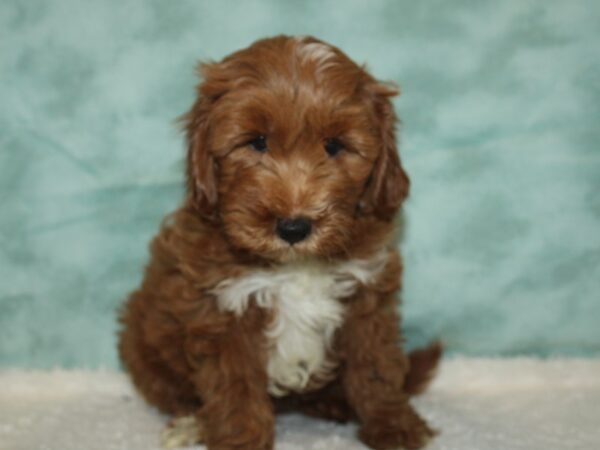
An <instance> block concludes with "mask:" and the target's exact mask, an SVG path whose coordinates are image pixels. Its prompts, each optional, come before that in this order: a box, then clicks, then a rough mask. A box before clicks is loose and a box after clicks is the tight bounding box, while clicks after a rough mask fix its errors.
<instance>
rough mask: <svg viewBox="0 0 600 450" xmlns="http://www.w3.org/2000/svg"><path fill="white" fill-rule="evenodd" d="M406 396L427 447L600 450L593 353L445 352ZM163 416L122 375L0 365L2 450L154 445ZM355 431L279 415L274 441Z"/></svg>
mask: <svg viewBox="0 0 600 450" xmlns="http://www.w3.org/2000/svg"><path fill="white" fill-rule="evenodd" d="M414 402H415V404H416V405H417V408H418V409H419V410H420V411H421V412H422V413H423V415H424V416H426V417H427V418H428V419H429V420H430V422H431V423H432V424H433V425H434V426H435V427H437V428H439V429H440V430H441V435H440V436H439V437H437V438H436V439H435V440H434V441H433V442H432V444H431V445H430V446H429V447H428V449H430V450H454V449H456V450H469V449H473V450H496V449H498V450H509V449H527V450H537V449H540V450H541V449H543V450H550V449H560V450H578V449H586V450H598V449H600V359H595V360H589V359H587V360H586V359H566V360H565V359H561V360H548V361H540V360H534V359H494V360H492V359H464V358H458V359H452V360H448V361H445V362H444V363H443V365H442V368H441V370H440V373H439V375H438V377H437V379H436V381H435V382H434V384H433V385H432V386H431V388H430V389H429V391H428V392H427V393H426V394H425V395H423V396H422V397H420V398H417V399H415V401H414ZM165 420H166V419H165V418H164V417H163V416H161V415H160V414H158V413H156V412H155V411H154V410H152V409H151V408H149V407H147V406H146V405H144V403H143V402H142V401H141V400H140V399H138V397H137V396H136V395H135V394H134V392H133V390H132V388H131V387H130V385H129V383H128V381H127V379H126V378H125V377H124V376H123V375H122V374H117V373H110V372H84V371H76V372H67V371H52V372H22V371H4V372H0V449H2V450H42V449H44V450H45V449H47V450H96V449H97V450H117V449H119V450H153V449H158V445H157V442H158V435H159V432H160V430H161V429H162V427H163V423H164V422H165ZM354 432H355V427H354V426H350V425H349V426H340V425H334V424H330V423H326V422H322V421H315V420H309V419H306V418H304V417H300V416H296V415H292V416H287V417H280V418H278V420H277V438H276V448H277V449H278V450H304V449H323V450H338V449H339V450H353V449H364V448H365V447H364V446H363V445H362V444H360V443H359V442H358V441H357V440H356V439H355V437H354ZM195 448H196V449H204V447H200V446H199V447H195Z"/></svg>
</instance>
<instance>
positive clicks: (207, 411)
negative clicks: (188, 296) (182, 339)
mask: <svg viewBox="0 0 600 450" xmlns="http://www.w3.org/2000/svg"><path fill="white" fill-rule="evenodd" d="M258 314H259V312H258V311H257V310H256V309H255V310H251V309H248V310H247V311H246V312H245V313H244V316H242V317H241V318H239V319H234V320H232V324H231V326H229V327H228V329H227V330H226V331H223V332H221V333H219V334H218V335H214V334H213V335H210V336H207V335H205V334H203V333H200V334H196V336H195V337H194V338H192V339H198V340H199V341H201V342H200V343H199V345H197V346H195V347H197V348H200V349H203V354H201V355H197V354H196V355H190V359H191V360H192V361H193V364H194V366H195V367H194V369H195V372H194V374H193V377H192V378H193V381H194V385H195V386H196V388H197V390H198V393H199V395H200V397H201V399H202V403H203V405H202V407H201V408H200V410H199V411H198V414H197V417H198V421H199V422H200V423H202V426H203V437H204V442H205V443H206V445H207V447H208V448H209V449H210V450H232V449H235V450H250V449H252V450H270V449H272V448H273V433H274V429H273V428H274V420H273V406H272V404H271V400H270V398H269V396H268V393H267V374H266V369H265V367H266V364H265V359H266V352H265V349H266V345H265V342H264V339H265V338H264V334H263V326H262V323H261V322H262V321H261V320H257V315H258ZM253 316H254V317H253ZM198 331H199V328H196V333H198ZM207 340H208V342H207ZM202 341H204V342H202ZM192 347H194V345H192Z"/></svg>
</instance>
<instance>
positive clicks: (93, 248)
mask: <svg viewBox="0 0 600 450" xmlns="http://www.w3.org/2000/svg"><path fill="white" fill-rule="evenodd" d="M277 33H288V34H314V35H316V36H318V37H320V38H322V39H324V40H327V41H330V42H331V43H333V44H335V45H337V46H339V47H341V48H342V49H344V50H345V51H346V52H347V53H348V54H349V55H350V56H351V57H353V58H354V59H356V60H357V61H360V62H368V65H369V67H370V68H371V69H372V71H373V72H374V73H375V74H376V75H377V76H378V77H380V78H383V79H389V80H394V81H397V82H398V83H400V85H401V86H402V89H403V92H404V94H403V95H402V97H400V98H399V99H398V100H397V102H396V106H397V110H398V112H399V114H400V115H401V116H402V119H403V126H402V146H401V148H402V155H403V159H404V162H405V165H406V167H407V169H408V171H409V172H410V174H411V177H412V180H413V191H412V197H411V199H410V201H409V203H408V204H407V207H406V217H407V225H408V227H407V230H406V236H405V242H404V247H403V252H404V255H405V259H406V266H407V267H406V286H405V292H404V301H405V308H404V314H405V324H406V331H407V337H408V339H409V343H411V344H414V343H418V342H421V341H423V340H425V339H427V338H429V337H432V336H439V337H441V338H442V339H443V340H444V341H445V342H446V344H447V346H448V348H449V349H450V351H452V352H461V353H467V354H487V355H490V354H491V355H509V354H511V355H512V354H535V355H557V354H562V355H564V354H567V355H572V354H583V355H591V354H598V353H600V148H599V147H600V144H599V142H600V132H599V128H600V127H599V124H598V122H599V121H600V2H598V1H594V0H590V1H587V2H580V1H537V2H532V1H525V0H511V1H472V2H467V1H425V0H423V1H394V0H389V1H356V0H355V1H326V0H325V1H324V0H317V1H303V2H302V1H293V2H292V1H288V2H284V1H275V0H271V1H258V2H257V1H254V2H241V1H240V2H233V1H231V2H228V1H215V2H201V1H181V0H178V1H166V0H164V1H119V0H110V1H70V0H55V1H48V0H16V1H7V0H2V1H1V2H0V202H1V206H0V364H1V365H2V366H24V367H50V366H55V365H61V366H69V367H71V366H87V367H98V366H110V367H114V366H116V365H117V361H116V356H115V350H114V346H115V339H114V332H115V328H116V325H115V320H114V317H115V309H116V307H117V305H118V304H119V303H120V301H121V300H122V299H123V298H124V297H125V295H126V293H127V292H128V291H129V290H131V289H132V288H133V287H134V286H135V285H136V283H137V282H138V280H139V278H140V273H141V269H142V266H143V263H144V260H145V258H146V245H147V241H148V240H149V238H150V237H151V235H152V234H153V233H154V231H155V230H156V228H157V225H158V223H159V221H160V220H161V217H162V216H163V215H164V214H165V213H167V212H168V211H170V210H171V209H173V208H174V207H175V205H177V203H178V201H179V199H180V197H181V193H182V189H181V186H182V155H183V146H182V139H181V136H180V135H179V133H178V131H177V129H176V127H175V126H174V123H173V121H174V119H175V117H176V116H177V115H179V114H180V113H182V112H183V111H185V110H186V108H187V107H188V106H189V105H190V102H191V101H192V97H193V85H194V83H195V79H194V72H193V66H194V64H195V62H196V61H197V60H199V59H218V58H221V57H223V56H224V55H226V54H227V53H229V52H231V51H233V50H235V49H237V48H240V47H243V46H246V45H248V44H249V43H250V42H252V41H253V40H255V39H257V38H259V37H263V36H267V35H273V34H277Z"/></svg>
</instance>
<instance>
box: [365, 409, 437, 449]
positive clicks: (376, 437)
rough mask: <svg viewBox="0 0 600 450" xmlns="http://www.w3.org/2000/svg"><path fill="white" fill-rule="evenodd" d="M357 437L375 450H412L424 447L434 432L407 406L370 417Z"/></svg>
mask: <svg viewBox="0 0 600 450" xmlns="http://www.w3.org/2000/svg"><path fill="white" fill-rule="evenodd" d="M358 436H359V438H360V440H361V441H363V442H364V443H365V444H366V445H368V446H369V447H371V448H374V449H376V450H396V449H409V450H413V449H419V448H422V447H424V446H425V445H426V444H427V442H428V441H429V440H430V439H431V438H432V437H433V436H435V431H433V430H432V429H431V428H430V427H429V425H427V423H426V422H425V421H424V420H423V419H422V418H421V417H420V416H419V415H418V414H417V413H416V412H415V411H414V409H412V407H410V406H408V407H406V408H403V409H402V410H399V411H396V412H391V411H386V412H385V413H382V414H380V415H375V416H373V417H371V418H370V419H369V420H368V421H367V422H365V423H364V424H363V426H362V427H361V428H360V430H359V432H358Z"/></svg>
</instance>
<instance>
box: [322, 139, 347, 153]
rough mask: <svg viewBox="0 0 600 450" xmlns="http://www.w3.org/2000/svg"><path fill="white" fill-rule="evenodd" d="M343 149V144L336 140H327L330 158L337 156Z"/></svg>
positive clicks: (326, 147)
mask: <svg viewBox="0 0 600 450" xmlns="http://www.w3.org/2000/svg"><path fill="white" fill-rule="evenodd" d="M343 148H344V146H343V145H342V143H341V142H340V141H339V140H337V139H335V138H331V139H327V140H326V141H325V151H326V152H327V154H328V155H329V156H335V155H337V154H338V153H339V152H340V151H341V150H342V149H343Z"/></svg>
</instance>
